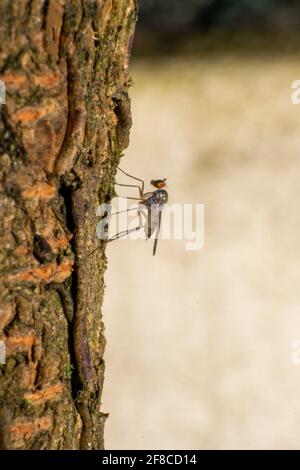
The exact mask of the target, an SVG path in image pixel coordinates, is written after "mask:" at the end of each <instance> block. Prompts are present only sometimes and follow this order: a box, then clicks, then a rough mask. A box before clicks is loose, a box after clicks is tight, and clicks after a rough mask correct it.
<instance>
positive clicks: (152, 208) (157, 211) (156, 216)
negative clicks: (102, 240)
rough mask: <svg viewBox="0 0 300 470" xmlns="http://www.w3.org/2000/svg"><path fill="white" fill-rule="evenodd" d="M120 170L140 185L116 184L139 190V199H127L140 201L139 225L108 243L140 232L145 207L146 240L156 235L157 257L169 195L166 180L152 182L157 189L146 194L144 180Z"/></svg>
mask: <svg viewBox="0 0 300 470" xmlns="http://www.w3.org/2000/svg"><path fill="white" fill-rule="evenodd" d="M118 170H120V171H121V172H122V173H123V174H124V175H126V176H128V177H129V178H131V179H133V180H135V181H137V182H138V184H121V183H116V184H117V185H118V186H123V187H127V188H137V189H138V192H139V197H127V198H126V199H133V200H136V201H139V202H138V207H137V208H135V209H137V212H138V217H139V225H138V226H137V227H134V228H132V229H129V230H123V231H122V232H119V233H117V234H115V235H113V236H112V237H111V238H109V239H108V240H107V243H108V242H112V241H114V240H117V239H118V238H121V237H122V236H125V235H128V234H129V233H131V232H136V231H137V230H140V229H141V228H143V223H142V207H145V208H146V210H147V226H146V229H145V235H146V239H148V238H150V237H151V236H152V235H153V234H154V233H155V239H154V245H153V255H155V254H156V251H157V243H158V237H159V232H160V226H161V216H162V210H163V208H164V205H165V204H166V203H167V202H168V193H167V191H166V190H165V187H166V178H163V179H157V180H151V181H150V184H151V185H152V186H154V188H156V189H155V190H154V191H150V192H146V193H145V192H144V187H145V183H144V181H143V180H142V179H140V178H136V177H135V176H132V175H130V174H129V173H127V172H126V171H124V170H121V168H118ZM130 210H134V209H132V208H130V209H127V210H126V211H125V212H128V211H130ZM118 213H119V212H115V213H114V214H111V215H116V214H118Z"/></svg>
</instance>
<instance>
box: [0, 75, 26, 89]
mask: <svg viewBox="0 0 300 470" xmlns="http://www.w3.org/2000/svg"><path fill="white" fill-rule="evenodd" d="M0 80H2V81H3V82H4V83H5V85H7V86H12V87H18V88H19V87H20V86H23V85H25V84H26V82H27V77H26V75H15V74H13V73H7V74H5V75H0Z"/></svg>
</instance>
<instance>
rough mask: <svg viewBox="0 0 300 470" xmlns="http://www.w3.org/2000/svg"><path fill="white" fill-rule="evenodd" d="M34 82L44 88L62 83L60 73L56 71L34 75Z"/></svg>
mask: <svg viewBox="0 0 300 470" xmlns="http://www.w3.org/2000/svg"><path fill="white" fill-rule="evenodd" d="M33 81H34V84H35V85H37V86H41V87H43V88H55V87H57V86H58V85H59V83H60V77H59V75H57V74H55V73H51V72H50V73H45V74H43V75H34V76H33Z"/></svg>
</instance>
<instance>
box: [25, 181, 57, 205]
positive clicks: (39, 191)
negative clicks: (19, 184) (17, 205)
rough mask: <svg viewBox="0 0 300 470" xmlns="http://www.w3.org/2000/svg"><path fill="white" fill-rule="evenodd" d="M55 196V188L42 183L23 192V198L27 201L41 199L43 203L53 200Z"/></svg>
mask: <svg viewBox="0 0 300 470" xmlns="http://www.w3.org/2000/svg"><path fill="white" fill-rule="evenodd" d="M55 194H56V188H55V186H52V185H51V184H48V183H40V184H37V185H35V186H32V187H31V188H29V189H25V190H24V191H22V196H23V197H24V198H25V199H39V200H43V201H48V200H49V199H52V198H53V197H54V196H55Z"/></svg>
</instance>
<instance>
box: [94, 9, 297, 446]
mask: <svg viewBox="0 0 300 470" xmlns="http://www.w3.org/2000/svg"><path fill="white" fill-rule="evenodd" d="M139 5H140V14H139V23H138V27H137V34H136V38H135V44H134V47H133V53H132V61H131V75H132V78H133V82H134V86H133V87H132V88H131V98H132V113H133V128H132V132H131V143H130V147H129V149H128V150H127V151H126V155H125V156H124V158H123V160H122V164H121V168H123V169H124V170H126V171H128V172H130V173H132V174H134V175H136V176H138V177H140V178H143V179H145V180H146V182H149V181H150V180H151V179H152V178H160V177H167V178H168V191H169V198H170V203H176V202H178V203H188V202H192V203H203V204H205V244H204V248H203V249H202V250H201V251H196V252H188V251H185V249H184V242H183V241H178V240H170V241H167V240H160V241H159V246H158V254H157V256H156V257H153V256H152V242H151V241H147V242H145V241H143V240H138V241H132V240H119V241H116V242H114V243H112V244H110V245H109V246H108V249H107V252H108V258H109V265H108V272H107V274H106V284H107V288H106V296H105V304H104V321H105V325H106V337H107V342H108V343H107V348H106V356H105V357H106V379H105V392H104V397H103V409H104V410H105V411H107V412H109V413H110V417H109V419H108V421H107V425H106V448H107V449H264V448H265V449H282V448H283V449H299V448H300V443H299V434H300V420H299V417H300V400H299V393H300V365H298V366H297V365H295V364H293V361H292V354H293V352H294V350H293V343H294V341H296V340H299V339H300V290H299V281H300V263H299V255H300V253H299V251H300V250H299V238H300V185H299V171H300V105H299V106H297V105H294V104H292V101H291V93H292V89H291V83H292V82H293V81H294V80H297V79H300V54H299V52H300V51H299V49H300V46H299V44H300V41H299V34H298V30H299V23H300V5H299V2H296V1H284V2H283V1H279V0H278V1H276V0H260V1H258V0H257V1H254V0H252V1H250V0H240V1H235V0H223V1H221V0H220V1H213V0H140V1H139ZM118 180H119V181H120V182H126V177H124V175H123V176H121V175H120V176H119V177H118ZM128 182H129V181H128ZM122 189H125V188H122ZM119 193H120V194H121V192H120V191H119ZM129 193H130V191H126V192H125V191H124V192H123V191H122V194H123V195H125V194H127V195H129Z"/></svg>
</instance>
